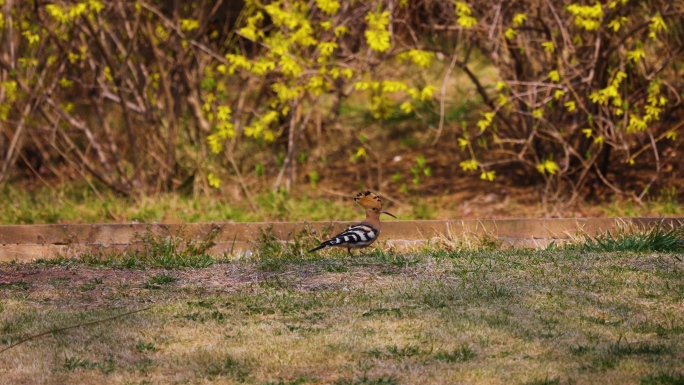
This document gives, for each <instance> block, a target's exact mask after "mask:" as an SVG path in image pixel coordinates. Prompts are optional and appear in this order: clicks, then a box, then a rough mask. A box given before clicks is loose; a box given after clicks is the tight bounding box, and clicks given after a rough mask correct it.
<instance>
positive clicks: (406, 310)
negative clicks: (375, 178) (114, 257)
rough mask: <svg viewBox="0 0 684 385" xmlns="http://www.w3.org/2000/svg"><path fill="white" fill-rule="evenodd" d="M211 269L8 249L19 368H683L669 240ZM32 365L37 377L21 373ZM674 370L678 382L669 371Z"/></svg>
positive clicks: (637, 377) (358, 380)
mask: <svg viewBox="0 0 684 385" xmlns="http://www.w3.org/2000/svg"><path fill="white" fill-rule="evenodd" d="M280 258H282V260H280V261H277V263H276V261H274V260H273V259H263V258H254V259H252V260H240V261H233V262H229V263H217V264H213V265H211V266H209V267H207V268H203V269H191V268H180V269H173V270H168V269H158V268H148V269H145V270H130V269H121V268H112V267H98V266H93V265H79V264H68V265H65V264H61V265H60V264H54V265H52V264H45V263H43V264H40V263H32V264H21V265H3V266H2V268H1V271H2V277H0V282H2V283H1V284H0V349H2V348H5V347H8V346H9V345H10V344H12V343H14V342H17V341H19V340H21V339H22V338H26V337H28V336H30V335H33V334H36V333H40V332H43V331H46V330H50V329H54V328H59V327H64V326H69V325H74V324H78V323H82V322H88V321H91V320H96V319H103V318H107V317H109V316H113V315H116V314H118V313H121V312H124V311H126V310H131V309H135V308H140V307H143V306H151V308H150V309H149V310H147V311H144V312H140V313H136V314H132V315H130V316H127V317H123V318H119V319H116V320H113V321H108V322H103V323H98V324H95V325H91V326H86V327H82V328H76V329H71V330H67V331H63V332H57V333H53V334H50V335H46V336H44V337H42V338H40V339H35V340H32V341H29V342H27V343H25V344H22V345H19V346H17V347H14V348H12V349H10V350H8V351H6V352H4V353H1V354H0V376H2V378H3V379H6V380H7V381H10V382H12V383H42V384H61V383H71V384H81V383H83V384H85V383H105V382H106V383H120V384H141V383H149V384H155V383H159V384H161V383H164V384H166V383H183V384H200V383H247V384H322V383H331V384H414V383H423V384H444V383H482V384H496V383H502V384H503V383H507V384H510V383H515V384H554V383H587V382H595V381H596V380H597V379H598V378H600V379H601V382H604V383H606V384H623V383H639V382H642V383H644V384H657V383H663V384H667V383H679V382H677V381H681V379H682V373H684V366H683V365H682V364H681V363H682V362H684V346H683V345H682V343H681V337H682V334H684V316H683V314H684V283H682V282H684V279H683V278H684V264H683V263H682V262H681V261H679V259H681V256H680V255H677V254H668V253H639V254H635V253H627V252H620V253H595V252H587V251H583V250H567V249H555V250H546V251H536V250H505V251H501V250H488V251H486V250H451V251H446V250H444V249H428V250H422V251H416V252H408V253H396V252H382V251H379V250H376V251H374V252H373V253H372V254H370V255H368V256H360V257H358V258H355V259H350V258H342V257H340V254H336V253H333V254H326V253H323V254H322V255H318V256H313V257H312V256H309V257H307V258H301V257H299V256H295V257H293V258H291V259H288V256H287V253H285V254H283V255H281V256H280ZM27 379H31V380H30V382H27ZM668 381H670V382H668Z"/></svg>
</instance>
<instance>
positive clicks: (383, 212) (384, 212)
mask: <svg viewBox="0 0 684 385" xmlns="http://www.w3.org/2000/svg"><path fill="white" fill-rule="evenodd" d="M380 213H381V214H387V215H389V216H390V217H393V218H397V217H395V216H394V214H390V213H388V212H387V211H385V210H380ZM397 219H399V218H397Z"/></svg>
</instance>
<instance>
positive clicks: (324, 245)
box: [308, 242, 330, 253]
mask: <svg viewBox="0 0 684 385" xmlns="http://www.w3.org/2000/svg"><path fill="white" fill-rule="evenodd" d="M329 246H330V244H329V243H328V242H323V243H321V245H320V246H316V247H314V248H313V249H311V250H309V251H308V252H309V253H313V252H314V251H317V250H320V249H325V248H326V247H329Z"/></svg>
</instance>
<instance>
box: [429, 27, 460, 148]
mask: <svg viewBox="0 0 684 385" xmlns="http://www.w3.org/2000/svg"><path fill="white" fill-rule="evenodd" d="M459 35H460V32H459ZM460 40H461V39H460V37H459V41H460ZM457 52H458V51H457V50H456V49H454V54H453V55H452V56H451V64H449V68H447V71H446V73H445V74H444V81H443V82H442V98H441V100H440V101H439V128H437V133H436V134H435V139H434V140H433V141H432V145H433V146H434V145H436V144H437V141H438V140H439V137H440V136H441V135H442V129H444V99H446V87H447V82H448V81H449V78H450V77H451V71H453V70H454V67H455V66H456V59H458V53H457Z"/></svg>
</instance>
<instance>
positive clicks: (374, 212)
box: [309, 191, 396, 257]
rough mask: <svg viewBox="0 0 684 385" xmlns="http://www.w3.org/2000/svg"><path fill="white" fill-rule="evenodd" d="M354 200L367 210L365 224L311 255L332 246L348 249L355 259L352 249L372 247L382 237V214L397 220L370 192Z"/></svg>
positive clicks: (343, 234) (322, 246)
mask: <svg viewBox="0 0 684 385" xmlns="http://www.w3.org/2000/svg"><path fill="white" fill-rule="evenodd" d="M354 200H355V201H356V203H358V204H360V205H361V206H362V207H363V208H365V209H366V219H365V220H364V221H363V222H360V223H357V224H355V225H351V226H349V228H348V229H347V230H345V231H343V232H341V233H339V234H337V235H336V236H334V237H332V238H331V239H329V240H327V241H325V242H323V243H321V245H320V246H318V247H315V248H313V249H311V250H309V253H313V252H314V251H316V250H320V249H325V248H328V247H332V246H335V247H346V248H347V252H348V253H349V255H350V256H352V257H353V256H354V254H352V252H351V249H358V248H362V247H367V246H370V245H371V244H372V243H373V242H375V240H376V239H378V235H380V214H387V215H389V216H391V217H394V218H396V217H395V216H394V215H392V214H390V213H388V212H387V211H385V210H383V209H382V201H381V200H380V198H379V197H378V196H377V195H375V194H373V193H372V192H370V191H366V192H360V193H358V194H357V195H356V198H354Z"/></svg>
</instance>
